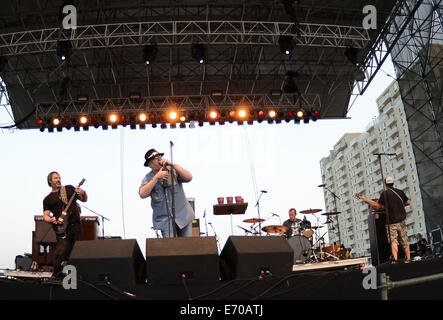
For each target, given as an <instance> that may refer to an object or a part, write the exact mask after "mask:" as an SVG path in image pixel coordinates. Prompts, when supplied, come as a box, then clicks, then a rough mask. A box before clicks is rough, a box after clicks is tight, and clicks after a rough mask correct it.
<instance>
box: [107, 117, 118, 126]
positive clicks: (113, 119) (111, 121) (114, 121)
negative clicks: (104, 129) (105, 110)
mask: <svg viewBox="0 0 443 320" xmlns="http://www.w3.org/2000/svg"><path fill="white" fill-rule="evenodd" d="M108 120H109V122H110V123H111V125H112V128H115V127H116V126H117V122H118V120H119V117H118V115H117V114H116V113H111V114H110V115H109V116H108Z"/></svg>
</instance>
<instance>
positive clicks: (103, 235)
mask: <svg viewBox="0 0 443 320" xmlns="http://www.w3.org/2000/svg"><path fill="white" fill-rule="evenodd" d="M81 206H82V207H83V208H85V209H86V210H89V211H91V212H92V213H94V214H96V215H98V216H99V217H100V218H101V219H102V239H103V240H104V239H105V220H108V221H111V220H109V219H108V218H106V217H105V216H103V215H101V214H100V213H97V212H95V211H94V210H91V209H89V208H88V207H85V206H84V205H81Z"/></svg>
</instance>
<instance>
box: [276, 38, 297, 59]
mask: <svg viewBox="0 0 443 320" xmlns="http://www.w3.org/2000/svg"><path fill="white" fill-rule="evenodd" d="M278 46H279V47H280V52H281V53H284V54H286V55H290V54H291V53H292V51H293V50H294V44H293V41H292V37H291V36H280V38H279V39H278Z"/></svg>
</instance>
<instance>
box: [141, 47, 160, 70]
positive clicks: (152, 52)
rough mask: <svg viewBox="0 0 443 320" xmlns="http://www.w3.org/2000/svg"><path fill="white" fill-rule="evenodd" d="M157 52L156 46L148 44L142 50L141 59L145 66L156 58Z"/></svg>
mask: <svg viewBox="0 0 443 320" xmlns="http://www.w3.org/2000/svg"><path fill="white" fill-rule="evenodd" d="M157 52H158V48H157V45H156V44H149V45H146V46H145V48H144V50H143V58H144V61H145V63H146V64H147V65H148V64H151V63H152V61H153V60H154V59H155V57H156V56H157Z"/></svg>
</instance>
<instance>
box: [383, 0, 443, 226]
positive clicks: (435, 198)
mask: <svg viewBox="0 0 443 320" xmlns="http://www.w3.org/2000/svg"><path fill="white" fill-rule="evenodd" d="M411 3H414V4H416V3H418V2H415V1H407V2H404V8H405V7H406V6H410V5H411ZM405 10H406V9H405ZM442 14H443V5H442V1H441V0H439V1H435V0H425V1H420V7H419V9H418V10H417V11H416V12H415V13H414V18H413V19H412V20H411V21H410V22H409V23H408V27H407V28H406V29H405V30H404V32H402V33H401V35H399V36H398V38H399V39H398V41H397V44H396V45H395V47H394V50H393V52H392V56H393V61H394V66H395V69H396V73H397V78H398V83H399V87H400V92H401V97H402V100H403V104H404V106H405V112H406V118H407V121H408V127H409V133H410V138H411V142H412V145H413V151H414V156H415V160H416V166H417V172H418V178H419V181H420V189H421V194H422V200H423V208H424V211H425V212H424V213H425V221H426V227H427V229H428V231H430V230H432V229H433V228H435V227H437V226H438V225H442V224H443V206H442V201H443V132H442V131H443V84H442V81H443V76H442V74H441V70H442V68H443V20H442ZM397 19H398V21H399V23H402V17H400V16H399V17H398V18H397ZM393 27H395V26H393ZM396 32H398V30H397V28H394V29H393V30H392V33H393V34H395V33H396ZM387 40H388V41H390V40H391V39H387Z"/></svg>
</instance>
